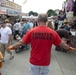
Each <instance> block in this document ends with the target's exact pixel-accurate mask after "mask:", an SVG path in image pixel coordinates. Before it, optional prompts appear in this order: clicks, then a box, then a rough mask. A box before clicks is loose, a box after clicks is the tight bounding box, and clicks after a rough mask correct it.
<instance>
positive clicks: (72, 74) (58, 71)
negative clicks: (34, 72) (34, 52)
mask: <svg viewBox="0 0 76 75" xmlns="http://www.w3.org/2000/svg"><path fill="white" fill-rule="evenodd" d="M13 54H14V55H15V57H14V59H13V60H9V55H8V54H7V53H6V56H5V62H4V63H3V67H2V69H1V71H2V73H3V75H30V74H29V62H28V60H29V50H25V51H23V52H21V53H18V54H17V53H15V51H13ZM49 75H76V51H72V52H70V53H63V52H57V51H55V50H54V46H53V49H52V60H51V65H50V73H49Z"/></svg>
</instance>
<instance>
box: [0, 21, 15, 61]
mask: <svg viewBox="0 0 76 75" xmlns="http://www.w3.org/2000/svg"><path fill="white" fill-rule="evenodd" d="M0 35H1V41H0V51H1V52H2V54H3V57H4V56H5V50H6V48H7V47H8V46H9V45H10V43H11V40H12V31H11V29H10V28H9V27H7V26H6V23H5V22H3V23H2V28H1V29H0ZM6 51H7V52H8V53H9V54H10V58H9V59H10V60H11V59H13V58H14V56H13V54H12V52H11V51H8V50H6Z"/></svg>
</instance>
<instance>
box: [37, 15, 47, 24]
mask: <svg viewBox="0 0 76 75" xmlns="http://www.w3.org/2000/svg"><path fill="white" fill-rule="evenodd" d="M47 21H48V16H47V15H46V14H39V16H38V22H45V23H46V22H47Z"/></svg>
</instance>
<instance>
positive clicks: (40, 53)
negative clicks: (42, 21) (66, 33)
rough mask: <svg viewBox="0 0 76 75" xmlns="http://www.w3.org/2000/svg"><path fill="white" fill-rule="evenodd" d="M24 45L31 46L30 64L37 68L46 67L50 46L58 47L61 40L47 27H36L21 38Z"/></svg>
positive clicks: (49, 57) (48, 61) (49, 56)
mask: <svg viewBox="0 0 76 75" xmlns="http://www.w3.org/2000/svg"><path fill="white" fill-rule="evenodd" d="M22 41H23V42H24V43H25V44H28V43H30V44H31V48H32V50H31V52H30V60H29V61H30V63H31V64H34V65H39V66H47V65H49V64H50V60H51V47H52V44H54V45H56V46H57V45H59V44H60V43H61V38H60V37H59V36H58V34H57V33H56V32H55V31H54V30H51V29H50V28H48V27H47V26H38V27H36V28H33V29H32V30H29V31H28V32H27V34H26V35H25V36H24V37H23V38H22Z"/></svg>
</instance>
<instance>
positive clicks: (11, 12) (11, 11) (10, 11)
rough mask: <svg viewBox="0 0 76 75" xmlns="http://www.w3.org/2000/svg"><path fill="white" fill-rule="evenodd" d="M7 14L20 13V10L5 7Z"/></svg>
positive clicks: (16, 14)
mask: <svg viewBox="0 0 76 75" xmlns="http://www.w3.org/2000/svg"><path fill="white" fill-rule="evenodd" d="M7 14H8V15H12V16H18V15H21V12H20V11H17V10H13V9H7Z"/></svg>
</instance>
